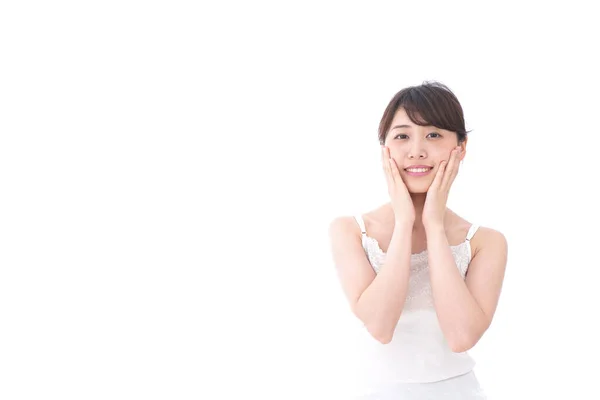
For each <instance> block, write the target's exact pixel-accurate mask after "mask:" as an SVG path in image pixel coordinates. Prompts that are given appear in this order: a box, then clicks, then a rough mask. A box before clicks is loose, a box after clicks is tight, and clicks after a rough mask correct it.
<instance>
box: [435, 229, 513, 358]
mask: <svg viewBox="0 0 600 400" xmlns="http://www.w3.org/2000/svg"><path fill="white" fill-rule="evenodd" d="M426 232H427V248H428V257H429V268H430V279H431V288H432V292H433V302H434V306H435V310H436V313H437V316H438V320H439V323H440V327H441V328H442V331H443V333H444V336H445V337H446V340H447V341H448V344H449V345H450V347H451V349H452V351H454V352H464V351H467V350H469V349H470V348H472V347H473V346H475V344H476V343H477V342H478V341H479V339H480V338H481V337H482V336H483V334H484V333H485V331H486V330H487V329H488V327H489V326H490V324H491V322H492V318H493V316H494V313H495V311H496V307H497V305H498V299H499V297H500V292H501V288H502V282H503V280H504V274H505V269H506V261H507V252H508V246H507V242H506V239H505V237H504V235H502V234H501V233H500V232H497V231H495V230H493V229H488V228H479V230H478V232H477V235H476V236H479V237H478V238H477V242H478V243H480V245H479V246H477V247H478V251H477V252H476V254H475V256H474V257H473V259H472V260H471V263H470V264H469V268H468V272H467V276H466V279H465V280H463V278H462V276H461V274H460V272H459V270H458V268H457V266H456V262H455V261H454V257H453V256H452V251H451V249H450V246H449V244H448V240H447V238H446V234H445V232H444V228H443V226H438V227H436V228H429V230H426ZM471 242H472V243H473V240H472V241H471Z"/></svg>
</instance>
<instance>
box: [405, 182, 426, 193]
mask: <svg viewBox="0 0 600 400" xmlns="http://www.w3.org/2000/svg"><path fill="white" fill-rule="evenodd" d="M429 186H431V184H430V183H429V182H428V183H427V184H422V185H410V184H409V185H407V186H406V188H407V189H408V192H409V193H410V194H427V190H429Z"/></svg>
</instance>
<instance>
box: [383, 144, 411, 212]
mask: <svg viewBox="0 0 600 400" xmlns="http://www.w3.org/2000/svg"><path fill="white" fill-rule="evenodd" d="M381 161H382V164H383V171H384V173H385V180H386V182H387V186H388V193H389V195H390V199H391V201H392V208H393V210H394V215H395V220H396V222H405V223H410V224H413V223H414V221H415V207H414V205H413V202H412V198H411V197H410V193H409V192H408V188H407V187H406V184H405V183H404V181H403V180H402V176H400V168H399V167H398V165H397V164H396V161H395V160H394V159H393V158H392V157H391V156H390V149H389V148H388V147H386V146H381Z"/></svg>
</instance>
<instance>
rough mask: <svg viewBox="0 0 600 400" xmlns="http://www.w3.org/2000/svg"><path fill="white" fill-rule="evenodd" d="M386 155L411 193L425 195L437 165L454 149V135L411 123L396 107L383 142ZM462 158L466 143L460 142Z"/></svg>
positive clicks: (400, 109)
mask: <svg viewBox="0 0 600 400" xmlns="http://www.w3.org/2000/svg"><path fill="white" fill-rule="evenodd" d="M384 144H385V146H386V147H388V148H389V149H390V156H391V157H392V158H393V159H394V160H395V161H396V164H397V165H398V168H399V170H400V176H401V177H402V180H403V181H404V183H405V184H406V187H407V188H408V191H409V192H411V193H426V192H427V190H428V189H429V186H430V185H431V183H432V182H433V178H434V177H435V174H436V173H437V171H438V167H439V164H440V162H442V161H444V160H448V159H449V158H450V153H451V152H452V150H454V149H455V148H456V147H457V146H458V136H457V135H456V133H455V132H451V131H447V130H444V129H439V128H436V127H434V126H419V125H417V124H415V123H413V122H412V121H411V120H410V118H408V115H407V114H406V111H405V110H404V109H403V108H399V109H398V111H396V114H395V115H394V119H393V120H392V125H391V127H390V130H389V131H388V134H387V136H386V139H385V143H384ZM460 147H462V149H463V152H462V154H461V155H460V158H459V160H462V159H463V158H464V156H465V147H466V140H465V141H464V142H463V143H461V145H460Z"/></svg>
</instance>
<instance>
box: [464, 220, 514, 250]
mask: <svg viewBox="0 0 600 400" xmlns="http://www.w3.org/2000/svg"><path fill="white" fill-rule="evenodd" d="M471 246H472V247H473V248H474V250H475V251H474V254H477V253H478V252H479V251H480V250H482V249H488V248H496V249H499V250H501V251H503V252H506V251H507V249H508V241H507V239H506V236H505V235H504V233H502V232H501V231H500V230H498V229H495V228H492V227H489V226H484V225H477V231H475V232H474V234H473V237H472V238H471Z"/></svg>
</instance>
